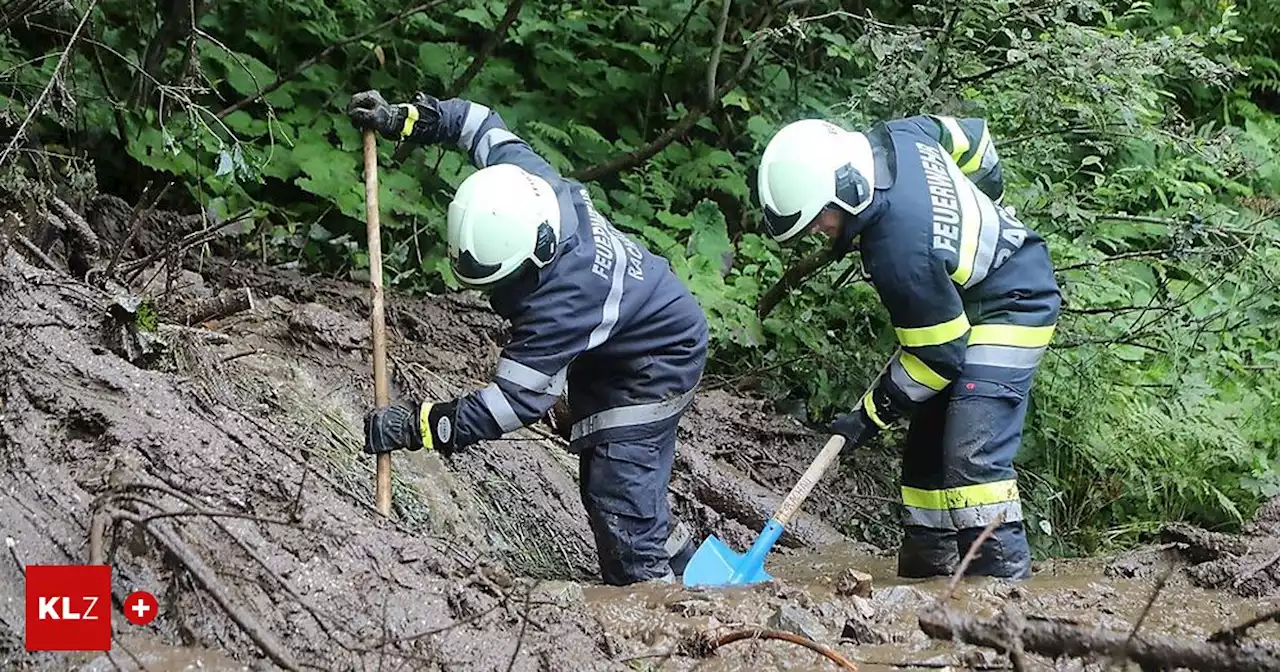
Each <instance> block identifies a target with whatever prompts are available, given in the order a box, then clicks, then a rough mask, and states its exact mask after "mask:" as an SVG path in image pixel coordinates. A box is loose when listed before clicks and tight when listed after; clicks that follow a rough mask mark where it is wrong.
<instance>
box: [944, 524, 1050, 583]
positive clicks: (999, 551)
mask: <svg viewBox="0 0 1280 672" xmlns="http://www.w3.org/2000/svg"><path fill="white" fill-rule="evenodd" d="M980 534H982V528H980V527H971V528H969V529H965V530H960V533H959V534H958V535H956V549H957V551H958V552H959V553H962V554H963V553H968V552H969V546H970V545H972V544H973V542H974V540H975V539H977V538H978V535H980ZM965 574H966V575H970V576H994V577H997V578H1002V579H1029V578H1031V547H1030V546H1029V545H1028V544H1027V534H1026V530H1024V529H1023V527H1022V522H1021V521H1018V522H1013V523H1004V524H1003V525H1001V526H1000V527H997V528H996V530H995V532H994V533H993V534H992V535H991V536H990V537H989V538H988V539H987V540H986V541H985V542H983V544H982V548H981V549H979V550H978V554H977V555H975V556H974V558H973V562H971V563H969V568H968V569H967V570H965Z"/></svg>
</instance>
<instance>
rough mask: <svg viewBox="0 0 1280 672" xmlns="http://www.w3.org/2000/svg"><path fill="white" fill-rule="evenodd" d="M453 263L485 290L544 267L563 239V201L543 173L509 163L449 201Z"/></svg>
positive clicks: (479, 174)
mask: <svg viewBox="0 0 1280 672" xmlns="http://www.w3.org/2000/svg"><path fill="white" fill-rule="evenodd" d="M448 238H449V261H450V263H451V264H452V265H453V274H454V275H455V276H457V278H458V281H459V282H460V283H462V284H464V285H466V286H468V287H472V288H477V289H484V288H489V287H492V286H493V285H494V284H495V283H497V282H499V281H500V280H503V279H505V278H507V277H509V276H510V275H511V274H512V273H515V272H516V271H517V270H520V269H521V268H522V267H524V266H525V263H526V262H531V263H532V264H533V266H535V267H537V268H542V267H543V266H546V265H547V264H549V263H551V260H552V259H554V258H555V256H556V248H557V246H558V244H559V242H560V201H559V199H557V198H556V192H555V190H554V189H553V188H552V187H551V185H550V184H549V183H548V182H547V181H546V180H544V179H542V178H541V177H538V176H537V175H534V174H532V173H529V172H527V171H525V170H523V169H521V168H520V167H518V166H514V165H511V164H509V163H499V164H495V165H492V166H489V167H487V168H481V169H480V170H477V171H476V172H474V173H472V174H471V175H469V176H468V177H467V179H465V180H463V181H462V184H461V185H459V186H458V192H457V193H456V194H454V196H453V202H452V203H450V204H449V234H448Z"/></svg>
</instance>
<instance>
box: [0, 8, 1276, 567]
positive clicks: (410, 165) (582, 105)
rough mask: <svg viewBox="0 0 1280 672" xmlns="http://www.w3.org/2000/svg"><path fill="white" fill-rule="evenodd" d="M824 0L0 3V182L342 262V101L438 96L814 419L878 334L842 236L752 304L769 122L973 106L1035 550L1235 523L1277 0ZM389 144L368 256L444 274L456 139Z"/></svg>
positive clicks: (1268, 295)
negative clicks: (572, 182) (1053, 311)
mask: <svg viewBox="0 0 1280 672" xmlns="http://www.w3.org/2000/svg"><path fill="white" fill-rule="evenodd" d="M509 3H511V4H509ZM72 5H73V6H72ZM848 5H849V3H836V2H829V1H816V2H809V3H795V2H777V1H771V2H763V3H743V2H733V3H729V5H728V11H727V12H723V10H724V8H725V5H722V4H721V3H719V2H711V3H707V2H703V0H689V1H682V2H658V1H657V0H640V1H637V2H627V3H604V2H598V1H593V2H585V3H576V4H574V5H563V4H555V3H552V4H545V3H527V4H526V3H523V2H522V1H521V0H479V1H474V2H457V1H455V2H437V3H428V4H427V6H425V7H424V8H410V7H406V8H400V7H396V8H386V7H383V6H379V5H375V4H372V3H369V2H367V1H366V0H338V1H337V2H326V3H321V2H318V1H317V0H285V1H283V2H278V3H269V4H258V3H253V2H250V1H249V0H222V1H220V2H218V3H203V2H196V3H189V2H187V1H186V0H181V1H179V0H162V1H161V2H159V3H154V4H143V5H140V4H137V3H130V2H125V1H124V0H103V1H101V2H97V3H96V4H95V5H94V6H93V8H92V9H88V7H89V5H87V4H86V3H84V2H79V3H68V4H67V5H62V4H50V5H48V6H47V7H46V8H45V9H43V10H40V11H37V12H36V13H35V14H34V15H31V16H24V17H8V16H6V17H3V22H4V26H5V27H6V31H5V32H3V33H0V101H3V107H2V108H0V116H3V121H4V122H5V123H6V124H7V125H9V126H11V127H14V128H16V127H18V126H19V125H21V124H22V122H23V120H24V119H26V118H27V116H28V112H29V111H30V107H29V106H30V105H31V104H33V103H34V101H36V100H37V99H42V100H43V101H44V106H43V108H42V109H40V110H39V113H38V114H35V115H32V122H31V123H30V124H28V125H27V126H26V127H25V130H26V133H24V135H23V137H22V138H21V139H20V140H15V141H14V142H13V143H11V148H10V149H11V150H12V151H10V150H6V151H5V155H4V157H3V158H0V162H3V163H2V165H0V187H3V189H0V190H2V191H4V192H5V193H6V194H8V197H7V203H12V202H14V194H21V193H26V192H29V191H30V189H32V186H31V185H33V184H43V183H44V182H45V181H48V180H55V181H60V183H61V184H62V189H63V190H70V191H75V192H85V191H89V190H93V189H102V190H106V191H110V192H113V193H118V194H121V195H123V196H126V197H128V198H129V199H131V200H137V199H138V197H139V196H140V195H141V193H142V192H143V190H144V188H146V187H147V186H148V185H151V189H150V190H149V193H155V192H156V191H158V190H159V189H160V187H161V186H162V185H164V184H166V183H172V188H171V189H170V190H169V192H168V197H167V200H166V203H165V205H166V206H168V207H176V208H184V209H187V210H188V211H194V210H197V209H198V210H201V211H204V212H205V213H207V214H208V215H209V216H210V217H215V218H217V217H221V218H225V219H231V218H232V217H234V216H235V215H238V214H242V213H248V215H249V216H247V217H246V218H245V219H244V220H243V221H242V222H241V223H240V224H238V225H237V226H236V227H235V228H234V229H233V230H232V231H230V232H229V234H228V235H227V236H226V237H224V238H222V239H220V241H219V244H220V245H221V246H222V248H224V250H228V251H230V253H232V254H239V255H244V256H246V257H250V258H254V259H266V260H268V261H270V262H272V263H277V264H289V265H294V266H299V267H302V268H305V269H308V270H315V271H322V272H326V273H329V274H334V275H338V276H345V277H349V278H352V279H354V280H358V281H363V280H364V279H365V278H366V277H367V275H366V273H367V267H368V260H367V257H366V254H365V251H364V248H365V245H364V225H363V218H364V198H363V185H362V181H361V174H360V173H361V169H360V141H359V140H360V139H359V137H358V135H357V133H356V131H355V129H354V128H352V127H351V125H350V124H349V123H348V121H347V120H346V119H345V117H344V116H343V114H342V110H343V107H344V106H345V104H346V101H347V99H348V97H349V96H350V94H351V93H354V92H356V91H358V90H361V89H365V88H378V89H380V90H381V91H382V92H383V93H384V95H385V96H386V97H388V98H389V99H392V100H405V99H408V98H410V97H411V96H412V95H413V93H414V92H416V91H419V90H424V91H427V92H430V93H433V94H436V95H441V96H447V95H454V94H461V95H464V96H465V97H468V98H471V99H473V100H476V101H479V102H482V103H485V104H487V105H490V106H492V107H494V108H495V109H497V110H499V111H500V112H501V114H502V115H503V117H504V118H505V120H506V121H507V123H508V125H510V126H511V128H512V129H513V130H514V131H515V132H517V133H518V134H520V135H521V136H522V137H524V138H525V139H527V140H528V141H529V142H530V143H531V144H532V145H533V147H534V148H536V149H537V150H538V151H540V152H541V153H542V154H543V155H544V156H546V157H547V159H548V160H549V161H550V162H551V163H552V164H553V165H555V166H556V167H557V168H559V169H560V170H562V171H564V172H566V173H571V174H574V175H578V176H582V177H583V179H584V180H585V181H586V182H587V183H588V185H589V188H590V190H591V193H592V196H593V198H594V199H595V200H596V203H597V204H598V205H599V206H600V208H601V209H602V210H603V211H604V212H605V213H606V214H607V215H608V216H609V217H611V218H612V219H613V220H614V221H615V222H617V223H618V225H619V226H621V227H622V228H624V229H625V230H627V231H629V232H630V233H632V234H633V235H635V236H636V237H637V238H638V239H639V240H642V241H643V242H644V243H645V244H646V245H648V246H650V247H651V249H653V250H655V251H656V252H659V253H661V254H663V255H665V256H666V257H667V258H668V259H669V260H670V261H671V263H672V265H673V267H674V268H675V270H676V271H677V273H678V274H679V275H680V276H681V278H683V279H684V280H685V281H686V282H687V283H688V284H689V286H690V287H691V288H692V289H693V291H694V292H695V293H696V295H697V296H698V298H699V300H700V301H701V303H702V305H703V307H704V308H705V310H706V311H707V313H708V315H709V317H710V321H711V325H712V338H713V348H712V353H711V367H710V371H709V380H715V379H717V378H719V379H729V378H732V379H733V384H732V387H733V388H735V389H737V390H738V391H739V392H741V393H753V394H762V395H766V396H768V397H770V398H773V399H776V400H779V403H780V405H783V406H786V407H789V408H794V409H795V411H796V412H797V414H800V415H803V416H806V417H809V418H811V419H813V420H815V421H820V420H823V419H826V418H829V417H831V415H833V414H834V413H836V412H840V411H843V410H845V409H847V408H849V407H850V406H851V405H852V403H853V402H854V401H855V400H856V398H857V397H858V395H860V394H861V392H862V391H863V389H865V387H866V385H867V384H868V383H869V382H870V379H871V376H872V375H874V373H875V372H876V371H878V370H879V368H880V367H881V366H882V364H883V362H884V361H885V359H886V358H887V357H888V355H889V353H890V352H891V350H892V348H893V345H894V342H893V332H892V329H891V328H890V325H889V323H888V321H887V316H886V314H885V313H884V311H883V309H882V308H881V307H880V306H879V304H878V301H877V299H876V296H875V292H874V290H873V289H872V288H871V287H869V286H868V285H867V284H866V283H865V282H863V281H862V280H861V274H860V273H858V260H857V259H856V255H855V258H852V259H850V260H848V261H845V262H842V263H840V264H835V265H832V266H830V267H828V268H825V269H823V270H821V271H820V272H819V273H817V274H816V276H815V277H814V278H813V279H811V280H810V282H809V283H808V284H807V285H805V286H804V287H802V288H798V289H793V290H791V291H790V292H788V293H787V294H786V295H785V296H784V297H783V299H782V301H780V302H779V303H778V304H777V306H776V307H775V308H774V309H773V310H772V311H771V312H770V313H769V314H768V315H767V316H766V317H765V318H764V319H763V320H761V319H759V317H758V316H757V313H756V307H757V304H758V302H759V299H760V297H761V296H762V295H763V294H764V293H765V292H766V291H767V290H768V289H769V288H770V287H771V286H773V285H774V284H775V283H776V282H777V281H778V279H779V277H780V276H781V275H782V273H783V270H784V269H785V268H786V266H787V265H788V264H790V263H793V262H794V261H796V259H797V258H798V257H797V256H796V255H793V254H790V253H787V254H784V253H783V251H782V250H780V249H778V247H777V246H776V245H774V244H773V243H771V242H770V241H768V240H767V239H766V238H764V237H763V236H761V235H760V227H759V220H758V216H757V214H756V210H755V206H754V204H753V201H752V195H751V187H750V185H751V183H752V181H753V180H754V166H755V165H756V163H757V162H758V159H759V153H760V151H761V150H762V149H763V146H764V143H765V142H766V141H767V139H768V137H769V136H770V135H771V133H772V132H773V131H774V130H775V129H777V128H778V127H779V125H780V124H782V123H783V122H785V121H788V120H791V119H796V118H799V117H802V116H826V117H829V118H832V119H835V120H837V121H839V122H841V123H843V124H846V125H847V126H849V127H860V126H864V125H866V124H868V123H869V122H871V121H872V120H874V119H877V118H883V117H889V116H898V115H909V114H917V113H920V112H936V113H948V114H957V115H974V116H981V117H984V118H986V119H987V120H988V121H989V122H990V124H991V128H992V130H993V132H994V133H995V140H996V143H997V148H998V150H999V152H1000V153H1001V156H1002V157H1003V159H1004V164H1005V175H1006V179H1007V184H1008V195H1007V202H1008V203H1009V204H1011V205H1013V206H1014V207H1016V208H1017V210H1018V212H1019V214H1020V216H1021V217H1022V218H1023V219H1024V221H1026V222H1028V224H1030V225H1031V226H1033V227H1035V228H1036V229H1037V230H1038V231H1040V232H1042V233H1043V234H1044V235H1045V236H1046V238H1047V239H1048V241H1049V244H1050V248H1051V251H1052V255H1053V259H1054V262H1055V264H1056V266H1057V269H1058V278H1059V282H1060V283H1061V285H1062V286H1063V289H1064V291H1065V294H1066V306H1065V312H1064V315H1063V318H1062V321H1061V323H1060V325H1059V329H1058V332H1057V335H1056V338H1055V343H1054V346H1053V348H1052V349H1051V351H1050V355H1049V356H1048V357H1047V358H1046V360H1045V363H1044V366H1043V368H1042V370H1041V371H1040V373H1039V375H1038V379H1037V384H1036V389H1035V392H1034V396H1033V405H1032V409H1031V412H1030V414H1029V417H1028V423H1027V431H1026V436H1025V441H1024V444H1025V449H1024V451H1023V453H1022V455H1021V456H1020V460H1019V463H1020V466H1021V467H1022V470H1023V474H1024V482H1025V486H1024V488H1023V490H1024V493H1025V497H1026V499H1027V509H1028V512H1029V516H1030V520H1031V523H1032V524H1031V526H1030V529H1031V533H1032V537H1033V541H1034V543H1035V545H1036V546H1037V547H1038V549H1039V550H1041V551H1049V552H1054V553H1063V554H1070V553H1079V552H1093V551H1097V550H1100V549H1103V548H1107V547H1109V546H1112V545H1115V544H1126V543H1131V542H1133V541H1136V540H1139V539H1140V538H1141V533H1142V532H1144V531H1147V530H1150V529H1152V528H1153V527H1154V526H1155V525H1157V524H1158V523H1159V522H1161V521H1165V520H1188V521H1193V522H1197V523H1200V524H1203V525H1207V526H1210V527H1216V528H1222V529H1232V528H1236V527H1238V526H1239V525H1240V523H1241V522H1242V521H1243V520H1245V519H1247V518H1248V517H1249V516H1250V515H1252V513H1253V512H1254V510H1255V509H1256V508H1257V506H1258V505H1259V503H1260V502H1262V501H1263V500H1265V499H1266V498H1268V497H1271V496H1273V495H1275V494H1277V493H1278V492H1280V464H1278V463H1277V458H1278V457H1280V403H1278V402H1280V383H1277V382H1276V380H1277V379H1276V376H1275V375H1274V373H1275V371H1276V369H1277V367H1280V346H1278V344H1280V328H1278V327H1277V324H1280V319H1277V318H1280V305H1278V304H1277V299H1280V290H1278V289H1277V287H1280V282H1277V278H1280V252H1278V251H1277V250H1278V249H1280V248H1277V243H1278V242H1280V226H1278V225H1277V222H1276V219H1275V217H1276V215H1277V214H1280V202H1277V200H1276V196H1275V195H1276V194H1277V193H1278V192H1280V161H1277V157H1280V117H1278V116H1277V114H1280V91H1278V90H1277V87H1276V84H1275V83H1276V78H1277V75H1278V73H1280V69H1277V67H1276V63H1277V62H1280V54H1278V53H1277V49H1280V47H1278V46H1277V44H1280V43H1278V42H1277V41H1276V40H1275V39H1274V38H1275V35H1276V31H1277V27H1276V26H1277V23H1276V21H1277V16H1280V11H1277V7H1276V5H1275V3H1274V2H1262V3H1248V4H1246V5H1242V6H1240V7H1237V6H1235V5H1233V4H1230V3H1229V2H1220V3H1202V2H1194V1H1193V0H1156V1H1155V2H1146V1H1142V0H1140V1H1138V2H1132V3H1118V2H1102V1H1096V0H1069V1H1067V2H1059V3H1043V2H1038V1H1035V0H975V1H974V2H966V3H960V4H956V3H941V4H939V3H923V4H919V5H914V6H912V5H903V4H902V3H889V2H882V1H876V2H866V3H855V6H856V7H857V12H856V13H855V12H852V11H851V10H850V9H849V7H848ZM85 11H90V12H91V13H92V19H93V20H92V21H91V22H89V23H88V24H87V27H86V29H85V30H84V32H83V33H82V34H81V35H80V36H79V37H78V39H77V40H76V41H75V42H73V43H69V42H68V36H69V35H71V34H72V33H73V32H74V30H75V28H76V26H77V25H78V23H79V20H80V17H81V16H82V14H83V13H84V12H85ZM192 14H194V19H195V21H194V22H193V21H191V19H192V18H193V17H192ZM504 17H509V18H511V19H512V21H510V23H509V24H508V23H505V22H504ZM721 17H724V21H725V23H724V25H723V26H720V25H718V23H719V21H720V20H721ZM18 18H22V19H23V20H22V21H18ZM384 23H385V25H382V24H384ZM379 25H382V27H381V28H380V29H377V30H374V28H375V27H377V26H379ZM721 28H723V30H720V29H721ZM720 33H723V34H724V36H725V38H724V40H723V42H722V43H721V42H719V41H717V39H716V35H717V34H720ZM490 45H491V46H492V48H489V46H490ZM64 49H69V52H68V58H67V59H66V62H65V65H64V66H63V69H62V70H61V71H59V72H57V73H55V72H54V69H55V67H57V64H58V63H59V62H60V60H61V59H60V56H61V54H62V52H63V50H64ZM480 54H483V56H478V55H480ZM712 63H714V64H715V66H716V67H715V68H713V69H710V71H709V68H708V66H709V64H712ZM708 79H710V80H711V82H712V86H708ZM51 82H52V83H53V85H52V86H50V83H51ZM709 89H715V91H714V92H711V93H709ZM46 90H47V93H46ZM672 128H676V130H675V131H674V132H671V133H668V132H667V131H668V129H672ZM655 143H656V144H655ZM637 150H644V151H643V152H642V154H643V156H640V157H638V158H634V159H632V160H622V161H618V157H620V156H625V153H626V152H634V151H637ZM380 152H382V154H383V163H382V170H381V171H380V174H379V180H380V183H381V192H380V203H381V207H382V210H381V212H382V226H383V229H384V231H385V232H386V234H385V238H384V241H383V249H384V254H385V258H384V265H385V281H386V282H387V283H388V284H389V285H392V286H395V287H398V288H401V289H408V290H422V289H426V290H432V291H440V290H443V289H446V288H448V287H455V286H456V283H455V282H454V281H453V278H452V277H451V275H450V273H449V270H448V268H447V264H446V262H445V259H446V257H445V250H444V242H443V231H444V223H445V217H444V206H445V204H446V203H447V202H448V199H449V197H450V195H451V193H452V191H453V189H454V188H456V187H457V185H458V184H459V183H460V182H461V180H462V179H463V178H464V177H466V175H468V174H469V173H470V171H471V170H472V168H471V167H470V166H469V165H467V164H466V158H465V157H464V156H463V155H462V154H461V153H460V152H457V151H454V150H451V149H449V150H441V149H439V148H429V149H419V150H418V151H417V152H416V153H415V154H413V155H411V156H410V158H409V159H408V160H407V161H405V162H404V163H403V164H400V165H393V164H392V162H391V161H389V155H390V153H391V152H392V147H391V146H390V143H386V142H382V143H380ZM15 207H16V206H15ZM838 279H844V283H843V284H840V283H838V282H837V280H838ZM334 436H338V435H336V434H335V435H334ZM341 436H343V437H346V435H345V434H342V435H341ZM900 437H901V433H900V432H892V433H889V434H888V435H887V436H886V437H884V439H883V443H885V444H886V445H887V446H890V447H891V446H892V445H894V443H895V442H896V441H897V440H899V439H900ZM347 438H349V437H347ZM342 440H343V441H345V440H346V438H343V439H342ZM333 441H339V439H338V438H333ZM334 445H335V446H337V445H339V444H337V443H335V444H334ZM342 450H346V448H342ZM364 471H366V470H363V469H362V471H361V473H364ZM362 478H363V476H362ZM396 501H397V502H403V501H407V500H406V499H404V498H400V497H397V498H396Z"/></svg>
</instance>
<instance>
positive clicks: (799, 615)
mask: <svg viewBox="0 0 1280 672" xmlns="http://www.w3.org/2000/svg"><path fill="white" fill-rule="evenodd" d="M769 627H771V628H776V629H778V630H785V631H787V632H793V633H795V634H797V635H800V636H801V637H808V638H809V639H812V640H813V641H815V642H821V641H824V640H826V638H827V629H826V628H824V627H822V624H821V623H819V622H818V619H817V618H815V617H814V615H813V614H811V613H809V612H807V611H805V610H804V609H800V608H798V607H793V606H791V605H786V604H784V605H782V606H781V607H778V610H777V611H776V612H774V614H773V617H772V618H770V619H769Z"/></svg>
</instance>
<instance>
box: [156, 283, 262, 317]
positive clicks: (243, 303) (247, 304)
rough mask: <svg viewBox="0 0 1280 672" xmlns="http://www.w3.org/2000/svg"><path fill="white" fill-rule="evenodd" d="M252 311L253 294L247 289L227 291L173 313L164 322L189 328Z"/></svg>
mask: <svg viewBox="0 0 1280 672" xmlns="http://www.w3.org/2000/svg"><path fill="white" fill-rule="evenodd" d="M252 309H253V293H252V292H250V291H249V288H248V287H244V288H242V289H240V290H234V289H229V290H227V291H225V292H222V293H221V294H218V295H217V296H211V297H209V298H207V299H200V300H199V301H196V302H195V303H193V304H191V305H190V306H188V307H186V308H184V309H182V310H179V311H175V312H174V313H173V314H172V315H171V316H169V317H168V318H167V319H165V320H164V321H165V322H172V323H175V324H181V325H183V326H187V327H190V326H192V325H195V324H200V323H201V322H207V321H209V320H216V319H220V318H223V317H227V316H229V315H235V314H236V313H238V312H240V311H242V310H252Z"/></svg>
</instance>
